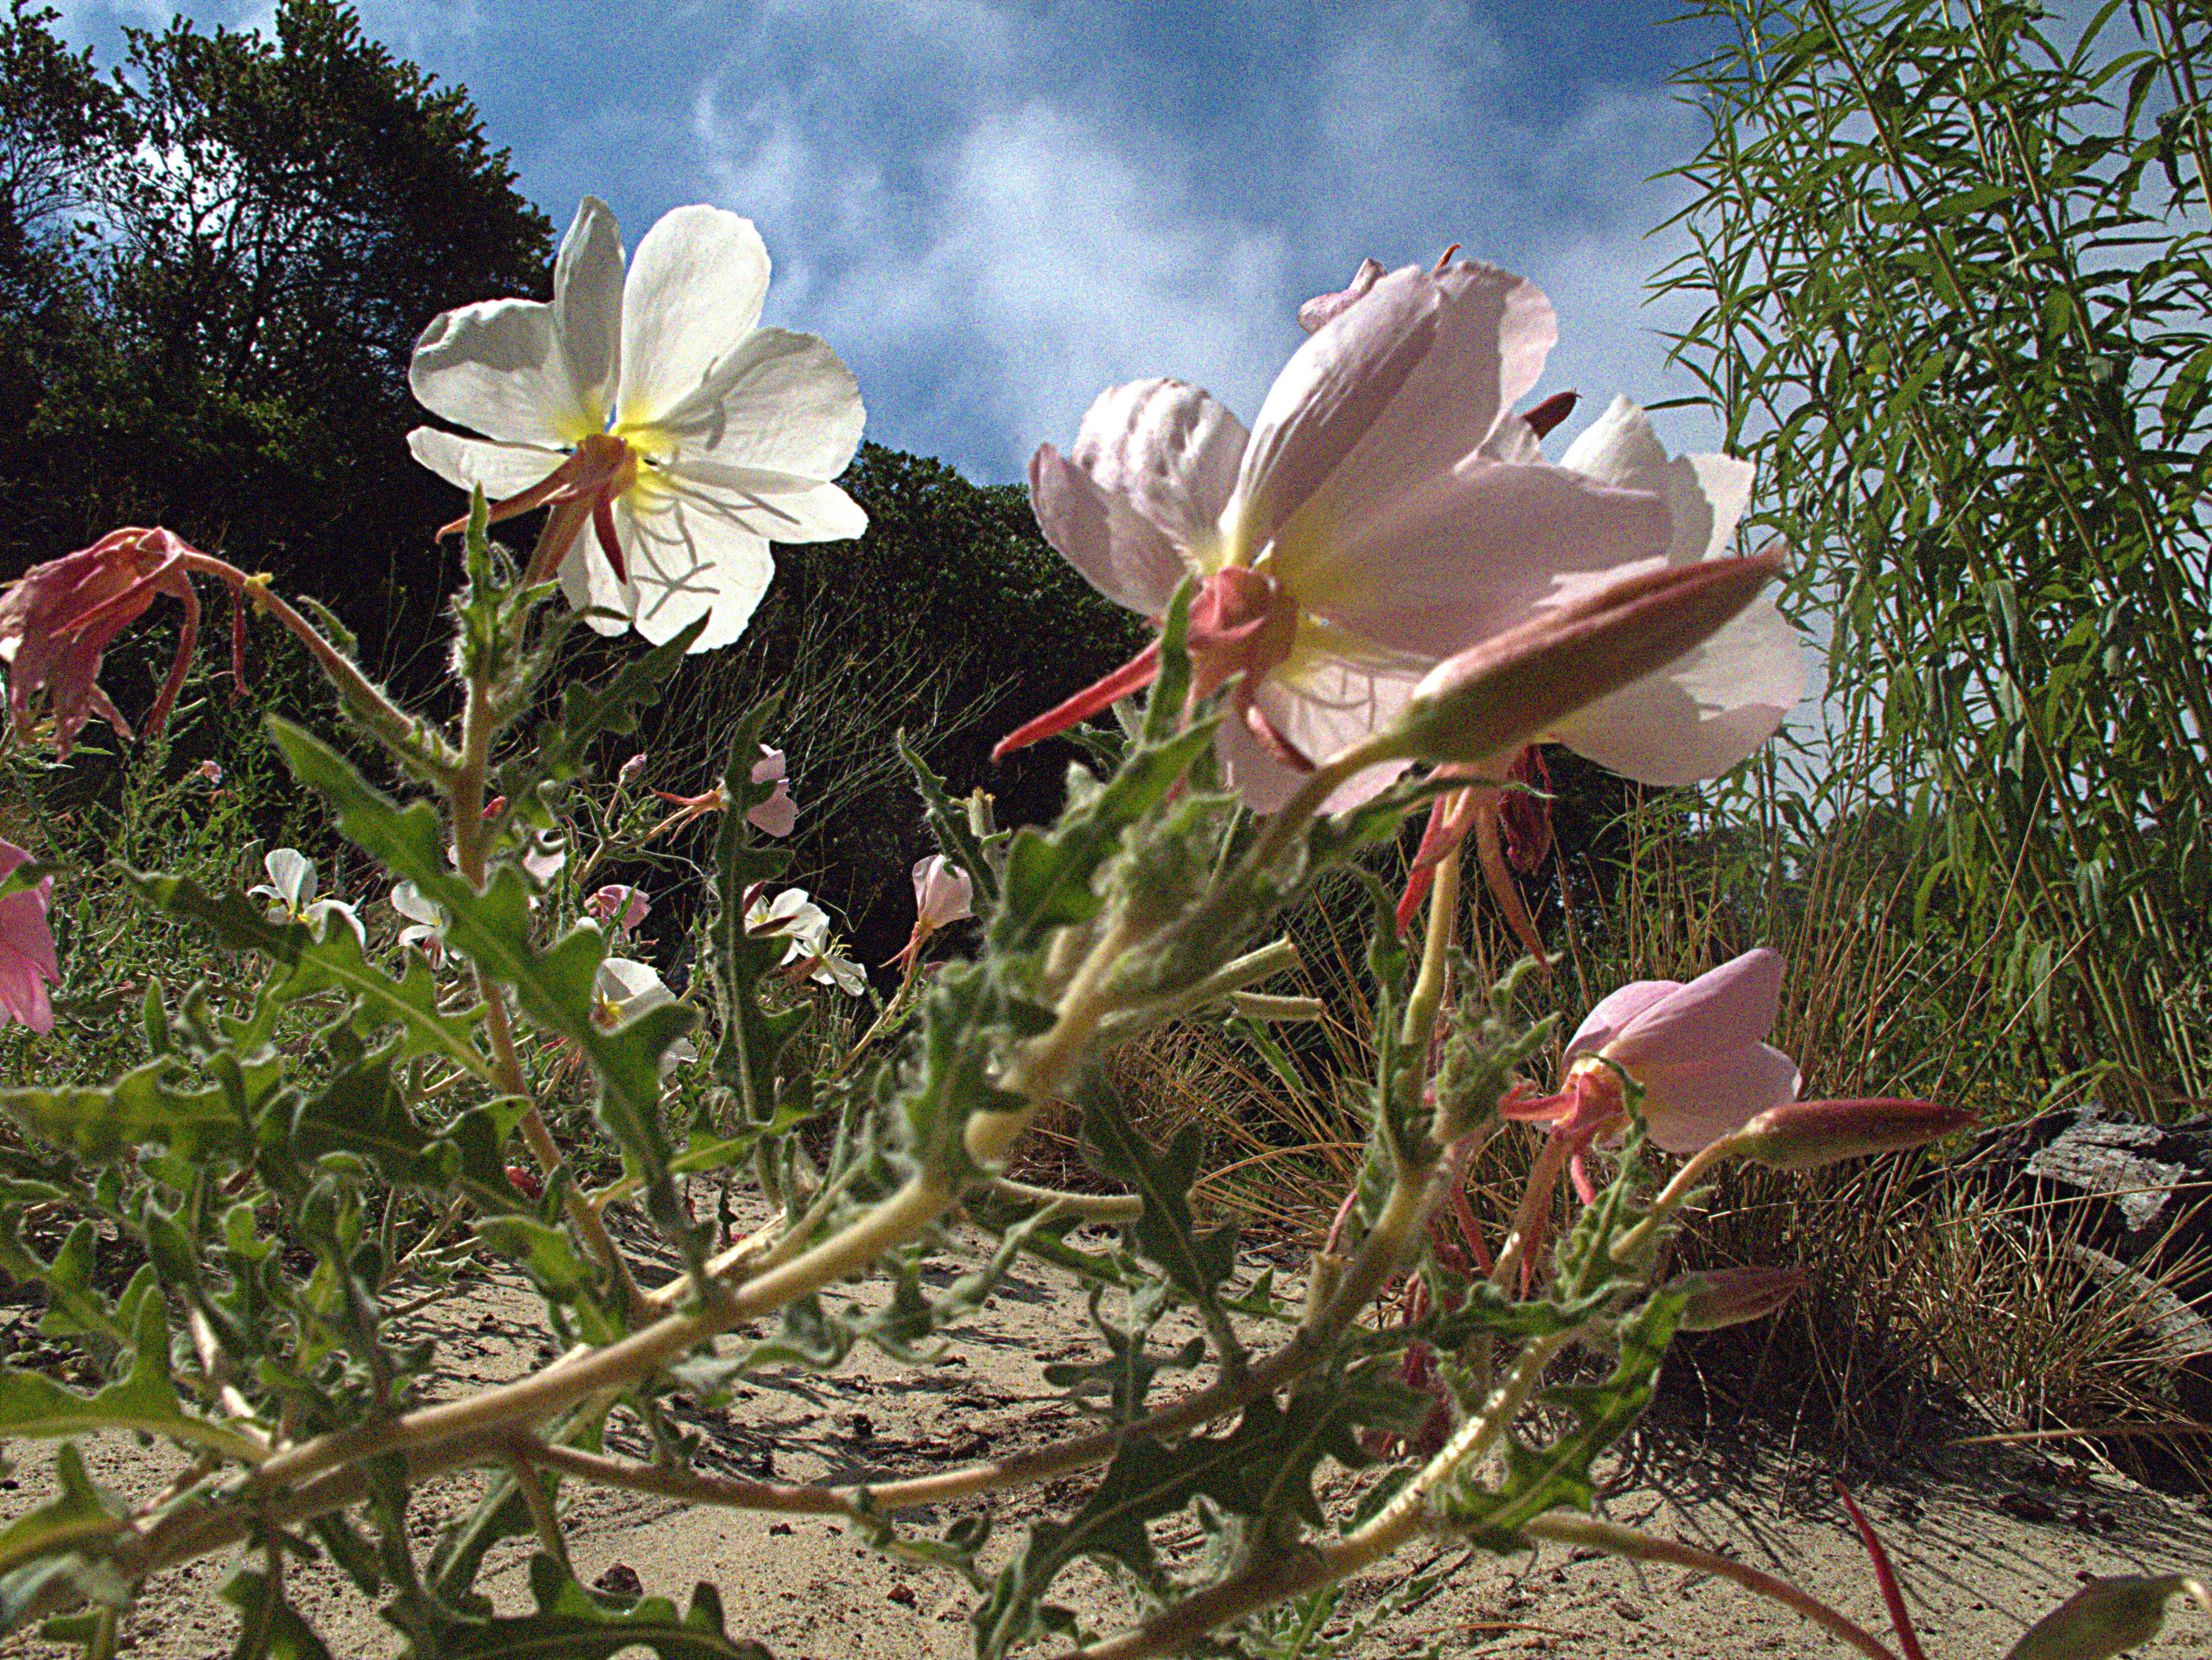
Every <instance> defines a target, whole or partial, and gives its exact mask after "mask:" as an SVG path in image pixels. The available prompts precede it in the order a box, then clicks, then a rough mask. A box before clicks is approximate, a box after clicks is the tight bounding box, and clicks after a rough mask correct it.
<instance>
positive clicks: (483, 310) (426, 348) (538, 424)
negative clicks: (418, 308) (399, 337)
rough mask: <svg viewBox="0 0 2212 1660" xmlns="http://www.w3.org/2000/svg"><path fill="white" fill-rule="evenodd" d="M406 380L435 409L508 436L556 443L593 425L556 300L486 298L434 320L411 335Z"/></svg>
mask: <svg viewBox="0 0 2212 1660" xmlns="http://www.w3.org/2000/svg"><path fill="white" fill-rule="evenodd" d="M407 384H408V386H409V388H410V390H411V391H412V392H414V394H415V398H416V402H418V403H420V404H422V406H423V407H424V408H425V409H427V410H430V411H431V412H432V413H433V414H435V415H442V416H444V417H446V419H447V420H448V421H452V422H454V423H458V424H459V425H461V426H465V427H472V428H474V429H476V430H477V431H478V432H480V433H483V435H485V436H487V437H489V438H497V439H501V440H503V441H507V442H510V443H518V444H538V445H543V446H545V447H565V446H568V445H571V444H574V443H575V442H576V441H578V440H579V439H580V438H581V437H582V436H583V435H584V434H585V433H586V432H588V431H590V430H591V424H590V418H589V415H588V412H587V411H586V410H585V409H584V407H583V405H582V404H580V402H579V401H578V398H577V396H576V387H575V384H574V379H573V377H572V376H571V375H570V374H569V371H568V360H567V357H566V356H565V355H564V354H563V353H562V351H561V350H560V349H559V347H558V346H557V344H556V342H555V340H554V331H553V307H550V306H549V305H546V304H544V303H543V302H542V301H536V300H487V301H481V302H479V303H477V304H476V305H473V306H463V307H459V309H458V310H455V311H449V312H447V313H445V314H444V315H443V316H441V317H439V318H437V319H435V320H434V321H433V322H432V323H431V325H430V326H429V327H428V328H427V329H425V330H423V331H422V338H421V339H419V340H417V341H416V343H415V356H414V358H413V359H412V361H411V362H410V363H409V364H408V368H407Z"/></svg>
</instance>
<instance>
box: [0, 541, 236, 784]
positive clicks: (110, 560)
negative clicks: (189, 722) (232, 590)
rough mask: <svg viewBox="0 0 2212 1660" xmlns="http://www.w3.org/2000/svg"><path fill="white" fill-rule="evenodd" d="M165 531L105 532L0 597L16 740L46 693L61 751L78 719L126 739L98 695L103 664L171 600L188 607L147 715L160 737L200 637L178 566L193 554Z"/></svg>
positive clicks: (124, 725)
mask: <svg viewBox="0 0 2212 1660" xmlns="http://www.w3.org/2000/svg"><path fill="white" fill-rule="evenodd" d="M195 552H196V550H194V549H193V548H192V547H191V545H190V544H188V543H186V542H185V541H183V540H182V539H181V538H178V537H176V536H174V535H173V534H171V533H170V532H167V531H166V530H139V529H135V528H134V529H128V530H118V531H111V532H108V533H107V534H106V536H103V537H101V538H100V540H99V541H97V542H95V543H94V544H92V545H91V546H90V547H88V548H81V549H79V550H77V551H76V552H75V553H72V554H69V555H66V556H64V557H62V558H59V559H54V560H49V561H48V562H46V563H45V564H43V565H33V566H32V567H31V569H29V570H28V571H27V572H25V573H24V574H23V575H22V576H21V578H20V579H19V580H17V581H15V582H14V583H13V584H11V585H10V586H9V588H8V590H7V591H6V592H5V593H0V664H5V665H6V666H7V673H8V719H9V729H10V730H11V731H12V732H14V733H15V734H16V735H17V736H18V737H20V736H21V734H22V732H23V730H24V728H25V727H26V726H27V724H28V723H29V721H30V720H31V718H32V706H33V703H34V702H37V700H38V699H39V698H40V697H41V696H44V698H45V699H46V702H47V705H48V707H49V708H51V709H52V714H53V721H54V733H53V736H54V747H55V748H56V749H57V750H58V751H60V752H61V753H62V754H63V755H64V756H66V755H67V754H68V753H69V752H70V746H71V745H74V744H75V743H76V735H77V733H80V732H82V730H83V729H84V723H85V722H86V721H88V720H90V719H91V718H92V717H93V716H94V715H95V714H96V715H98V716H100V718H101V719H102V720H103V721H106V722H107V724H108V725H109V726H111V727H114V728H115V730H116V731H117V732H118V733H121V734H122V735H123V736H124V737H125V738H128V737H130V736H131V723H130V722H129V721H126V720H125V719H124V718H123V715H122V714H121V713H120V712H119V711H118V709H117V708H116V707H115V705H114V704H113V703H112V702H109V701H108V697H107V694H106V692H104V691H102V690H100V659H101V657H102V656H103V655H104V654H106V650H107V648H108V647H109V646H110V645H111V644H112V643H113V642H114V639H115V636H116V635H118V634H120V633H122V631H123V630H124V629H126V628H128V627H129V626H130V625H131V623H135V622H136V621H137V620H138V618H139V617H141V616H143V614H144V613H145V611H146V609H147V607H148V606H149V605H152V604H153V603H154V601H155V599H158V598H160V597H161V595H162V594H165V593H166V594H167V595H168V596H169V597H170V598H171V599H174V600H176V601H177V603H178V604H179V605H182V606H183V607H184V608H185V623H184V627H183V629H182V630H181V631H180V632H179V635H178V638H177V654H176V657H175V660H173V662H172V663H171V664H170V666H169V673H168V677H167V678H166V679H165V680H163V681H162V683H161V690H160V691H159V692H157V693H156V694H155V697H154V707H153V708H151V709H149V710H148V711H147V714H146V729H147V731H149V733H151V732H159V731H160V730H161V723H162V722H163V721H166V720H167V719H168V715H169V711H170V709H171V708H173V707H174V706H175V704H176V701H177V693H178V690H179V689H180V688H181V687H182V686H183V685H184V684H185V670H186V669H188V668H189V667H191V660H192V647H193V645H194V643H195V642H197V639H198V637H199V623H200V602H199V597H198V596H197V594H195V593H193V592H192V586H191V578H190V577H189V576H188V575H186V574H185V570H184V569H183V566H182V564H181V560H182V558H183V557H184V556H185V555H189V554H194V553H195Z"/></svg>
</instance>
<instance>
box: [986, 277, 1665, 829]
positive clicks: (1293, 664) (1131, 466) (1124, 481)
mask: <svg viewBox="0 0 2212 1660" xmlns="http://www.w3.org/2000/svg"><path fill="white" fill-rule="evenodd" d="M1556 338H1557V328H1556V325H1555V322H1554V319H1553V313H1552V307H1551V303H1550V302H1549V301H1547V300H1546V299H1545V298H1544V296H1543V295H1542V294H1541V293H1540V292H1538V290H1537V289H1535V287H1534V285H1533V284H1531V283H1528V282H1527V281H1525V280H1524V279H1522V278H1521V277H1515V276H1513V275H1511V274H1510V273H1509V272H1506V271H1498V270H1497V269H1495V268H1493V267H1491V266H1487V265H1473V264H1468V263H1464V262H1462V263H1460V264H1455V265H1445V266H1444V267H1443V269H1441V270H1439V271H1425V270H1420V269H1418V268H1414V267H1410V266H1409V267H1407V269H1405V270H1402V271H1394V272H1392V273H1391V274H1390V275H1389V276H1387V277H1379V278H1377V279H1376V281H1375V282H1374V283H1373V284H1372V286H1371V288H1370V289H1368V291H1367V292H1366V293H1365V295H1364V297H1361V298H1359V299H1358V303H1357V304H1354V305H1352V306H1350V307H1348V308H1347V309H1346V310H1345V311H1343V312H1342V313H1341V314H1340V315H1339V316H1337V317H1336V318H1335V319H1334V320H1333V321H1330V322H1328V323H1326V324H1325V325H1322V327H1321V329H1320V330H1319V331H1317V332H1316V334H1315V335H1314V336H1313V337H1312V338H1311V339H1310V340H1308V341H1307V342H1306V343H1305V344H1304V345H1303V346H1301V347H1300V348H1299V349H1298V350H1297V352H1296V353H1295V354H1293V355H1292V356H1291V360H1290V362H1289V363H1288V364H1286V365H1285V368H1284V369H1283V372H1282V374H1280V375H1279V376H1278V377H1277V378H1276V380H1275V384H1274V386H1273V390H1272V391H1270V392H1269V393H1268V394H1267V399H1266V401H1265V402H1264V403H1263V404H1261V410H1260V415H1259V418H1258V420H1257V422H1256V423H1255V425H1254V428H1253V429H1252V431H1251V432H1250V434H1249V435H1248V434H1247V433H1246V431H1245V429H1244V428H1243V425H1242V423H1239V422H1238V421H1237V417H1235V416H1234V415H1232V414H1231V413H1230V412H1229V411H1228V410H1226V409H1225V408H1224V407H1223V406H1222V405H1220V404H1218V403H1216V402H1215V401H1214V400H1213V399H1212V398H1210V397H1208V396H1207V395H1206V393H1205V392H1200V391H1199V390H1197V389H1196V388H1194V387H1191V386H1183V385H1182V384H1180V383H1178V382H1176V381H1172V380H1145V381H1139V382H1136V383H1134V384H1133V385H1129V386H1120V387H1116V388H1115V389H1114V390H1112V391H1109V392H1107V393H1105V394H1104V395H1103V397H1101V398H1099V399H1098V401H1097V403H1096V404H1093V405H1092V406H1091V412H1090V414H1089V415H1088V416H1086V417H1085V418H1084V423H1083V428H1082V430H1081V432H1080V433H1079V435H1077V438H1076V441H1075V445H1074V447H1073V449H1072V450H1071V451H1070V452H1069V453H1067V454H1066V455H1065V456H1063V455H1061V454H1060V453H1059V452H1058V451H1056V450H1054V448H1052V447H1050V446H1047V447H1044V448H1042V449H1041V450H1039V451H1038V452H1037V453H1036V459H1035V460H1034V461H1033V462H1032V463H1031V464H1030V499H1031V501H1032V502H1033V503H1034V504H1035V506H1036V515H1037V522H1038V524H1039V525H1040V526H1042V528H1043V530H1044V533H1045V536H1046V538H1047V539H1048V540H1049V541H1050V542H1051V543H1052V544H1053V546H1054V547H1055V548H1056V549H1058V550H1060V554H1061V555H1062V556H1064V557H1066V559H1067V560H1068V561H1069V562H1071V563H1073V565H1074V566H1075V567H1076V568H1077V569H1079V570H1080V571H1081V572H1082V573H1083V575H1085V577H1086V578H1088V579H1089V580H1090V581H1091V584H1092V586H1094V587H1097V589H1098V590H1099V591H1100V592H1101V593H1104V594H1105V595H1106V596H1107V597H1108V598H1109V599H1114V600H1116V601H1118V602H1119V603H1121V604H1122V605H1127V606H1128V607H1129V608H1130V609H1132V610H1133V611H1141V612H1143V613H1145V614H1146V615H1147V616H1150V617H1158V616H1159V615H1161V614H1162V613H1163V612H1164V611H1165V610H1166V608H1167V603H1168V599H1169V598H1170V595H1171V594H1172V593H1174V591H1175V589H1176V586H1177V585H1178V584H1179V583H1181V582H1182V581H1183V579H1184V578H1186V577H1189V576H1194V577H1196V578H1198V579H1199V581H1200V592H1199V594H1198V597H1197V599H1196V601H1195V603H1194V605H1193V607H1192V613H1191V629H1190V642H1189V644H1190V650H1191V655H1192V658H1193V662H1194V669H1195V676H1196V680H1197V684H1198V688H1199V690H1201V691H1204V690H1210V689H1212V688H1214V687H1218V686H1220V685H1222V684H1225V683H1226V682H1227V681H1229V680H1230V678H1231V677H1232V676H1241V677H1242V679H1241V681H1240V682H1239V684H1238V686H1237V690H1236V692H1235V694H1234V700H1233V707H1234V718H1233V719H1232V720H1231V721H1228V722H1226V723H1225V725H1224V727H1223V728H1222V732H1221V738H1220V745H1219V749H1220V755H1221V759H1222V762H1223V763H1224V766H1225V769H1226V770H1227V772H1228V775H1229V776H1230V778H1231V781H1232V782H1233V783H1234V785H1235V787H1237V790H1238V791H1239V793H1240V794H1243V797H1244V799H1245V800H1246V801H1247V802H1248V803H1249V804H1250V805H1251V806H1254V807H1256V808H1258V809H1260V810H1261V811H1262V812H1270V811H1273V809H1275V808H1277V807H1279V806H1281V805H1282V804H1283V803H1284V801H1285V800H1287V799H1288V798H1289V796H1290V794H1291V792H1292V791H1293V790H1294V789H1295V788H1296V787H1297V781H1298V775H1299V772H1300V771H1301V770H1302V769H1309V768H1310V766H1311V764H1312V762H1313V759H1314V758H1316V757H1328V756H1333V755H1335V754H1337V753H1339V752H1340V751H1343V750H1344V749H1346V748H1347V747H1348V746H1350V745H1352V744H1355V743H1357V742H1358V741H1359V740H1360V739H1364V738H1365V737H1367V736H1368V735H1369V734H1370V733H1373V732H1375V731H1376V730H1378V729H1379V728H1381V727H1384V726H1387V725H1388V724H1389V722H1390V721H1392V720H1393V719H1394V718H1395V715H1396V714H1397V713H1398V711H1399V710H1400V709H1401V708H1402V706H1403V705H1404V703H1405V702H1406V701H1407V697H1408V696H1410V695H1411V693H1412V690H1413V684H1414V683H1415V682H1416V681H1418V680H1419V678H1421V676H1422V675H1423V674H1424V673H1425V672H1426V671H1427V670H1428V669H1429V668H1430V667H1431V666H1433V665H1435V664H1436V663H1437V662H1439V661H1440V660H1443V659H1444V658H1447V657H1449V656H1451V655H1452V654H1454V653H1455V652H1458V651H1460V650H1462V648H1465V647H1466V646H1467V645H1468V643H1469V642H1474V641H1477V640H1481V639H1485V638H1487V637H1489V636H1491V635H1497V634H1501V633H1504V632H1505V631H1506V630H1508V629H1511V628H1513V627H1515V626H1516V625H1518V624H1519V623H1524V622H1526V621H1528V619H1529V618H1530V617H1533V616H1534V615H1535V614H1536V612H1537V611H1538V609H1539V608H1540V607H1541V605H1543V604H1544V603H1545V602H1546V601H1547V600H1548V599H1551V598H1552V597H1553V595H1554V594H1555V593H1558V592H1559V587H1560V585H1561V584H1562V582H1563V581H1568V580H1570V579H1573V578H1577V577H1591V578H1601V577H1602V576H1604V575H1607V574H1609V573H1612V572H1613V571H1615V570H1617V569H1620V567H1622V566H1624V565H1627V564H1630V563H1632V562H1635V561H1638V560H1644V559H1652V558H1656V557H1659V556H1662V554H1663V553H1664V552H1665V551H1666V549H1667V547H1668V543H1669V541H1670V539H1671V538H1672V537H1673V535H1674V523H1673V520H1672V518H1671V517H1670V515H1669V514H1668V508H1667V504H1666V502H1665V501H1664V499H1663V498H1662V496H1660V495H1659V494H1658V493H1657V492H1656V491H1653V490H1650V489H1620V488H1615V487H1614V486H1613V485H1611V484H1608V483H1602V482H1600V481H1598V480H1596V479H1594V478H1590V477H1584V476H1583V475H1582V474H1579V473H1577V472H1573V471H1569V470H1567V469H1565V468H1564V467H1555V466H1547V465H1544V464H1543V462H1542V460H1541V456H1540V454H1539V453H1538V448H1537V440H1536V435H1535V434H1534V431H1533V430H1531V429H1530V428H1529V426H1528V423H1527V422H1526V421H1525V420H1524V419H1522V417H1518V416H1516V415H1513V414H1512V413H1511V412H1510V408H1511V405H1512V404H1513V403H1514V402H1515V401H1516V399H1518V398H1520V397H1521V396H1522V394H1523V393H1525V392H1528V390H1529V389H1530V388H1531V387H1532V386H1534V385H1535V383H1536V380H1537V377H1538V375H1539V374H1541V371H1542V368H1543V362H1544V358H1545V355H1546V354H1547V352H1548V351H1549V350H1550V349H1551V347H1552V344H1553V341H1554V340H1555V339H1556ZM1156 672H1157V668H1156V662H1155V654H1154V652H1153V650H1152V649H1148V650H1147V651H1146V652H1145V653H1142V654H1139V656H1138V657H1137V658H1135V659H1134V660H1132V661H1131V662H1130V663H1128V664H1127V665H1126V666H1123V667H1122V668H1121V670H1118V671H1117V672H1115V673H1114V674H1112V675H1109V676H1108V677H1107V678H1105V679H1104V680H1102V681H1101V682H1099V683H1098V684H1097V685H1095V686H1093V687H1091V689H1090V690H1087V691H1085V692H1083V693H1079V694H1078V695H1077V696H1075V697H1073V698H1071V699H1069V700H1068V701H1067V702H1066V703H1063V704H1062V705H1061V706H1060V708H1056V709H1054V710H1053V711H1051V712H1050V713H1049V714H1045V715H1043V716H1041V717H1039V718H1038V719H1037V720H1036V721H1032V722H1030V724H1029V725H1028V726H1026V727H1023V728H1021V729H1020V730H1019V731H1018V732H1016V733H1012V735H1011V736H1009V737H1008V738H1007V739H1006V740H1005V741H1004V742H1002V743H1001V744H1000V746H999V752H1000V753H1004V752H1005V751H1006V750H1008V749H1011V748H1014V747H1017V746H1018V745H1021V744H1024V743H1029V742H1032V741H1034V740H1036V739H1039V738H1043V737H1048V736H1049V735H1050V734H1051V733H1054V732H1058V731H1060V730H1061V729H1063V728H1064V727H1068V726H1071V725H1073V723H1074V722H1076V721H1079V720H1082V719H1084V718H1085V717H1086V716H1088V715H1091V714H1096V713H1097V711H1098V710H1100V709H1102V708H1105V707H1106V705H1107V704H1109V703H1110V702H1113V701H1114V700H1115V699H1116V698H1118V697H1121V696H1127V695H1128V694H1129V693H1131V692H1133V691H1135V690H1137V689H1139V687H1141V686H1143V685H1145V684H1149V682H1150V681H1151V680H1152V678H1153V677H1154V675H1155V673H1156ZM1405 764H1406V763H1404V762H1390V763H1385V764H1383V765H1382V766H1379V767H1376V768H1375V769H1370V770H1369V771H1367V772H1365V773H1363V774H1361V775H1358V776H1356V777H1354V778H1352V780H1350V781H1347V782H1346V785H1345V786H1344V787H1342V788H1340V790H1339V791H1338V792H1337V794H1335V796H1334V798H1332V802H1331V805H1332V806H1342V805H1344V804H1346V803H1347V802H1349V801H1352V800H1359V799H1361V798H1363V797H1364V796H1366V795H1368V794H1372V793H1373V792H1374V791H1375V790H1376V789H1379V788H1380V787H1382V786H1383V784H1384V783H1386V782H1387V781H1389V779H1390V778H1391V777H1393V776H1395V775H1396V774H1397V773H1398V772H1399V771H1401V770H1402V769H1403V768H1404V766H1405Z"/></svg>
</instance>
